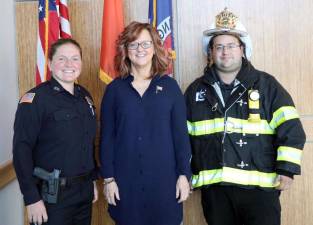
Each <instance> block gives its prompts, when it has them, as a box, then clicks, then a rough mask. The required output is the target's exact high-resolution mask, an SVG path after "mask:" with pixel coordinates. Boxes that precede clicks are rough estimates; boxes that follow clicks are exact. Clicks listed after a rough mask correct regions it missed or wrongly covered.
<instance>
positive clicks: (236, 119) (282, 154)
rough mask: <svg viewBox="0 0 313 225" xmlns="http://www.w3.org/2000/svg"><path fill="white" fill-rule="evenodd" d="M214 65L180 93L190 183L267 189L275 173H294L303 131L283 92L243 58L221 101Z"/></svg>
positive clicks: (281, 88)
mask: <svg viewBox="0 0 313 225" xmlns="http://www.w3.org/2000/svg"><path fill="white" fill-rule="evenodd" d="M215 73H216V72H215V69H214V67H211V68H209V69H207V70H206V72H205V74H204V75H203V76H202V77H200V78H198V79H197V80H195V81H194V82H193V83H192V84H191V85H190V86H189V87H188V89H187V91H186V93H185V98H186V103H187V120H188V121H187V123H188V132H189V136H190V140H191V145H192V161H191V167H192V173H193V176H192V184H193V186H194V187H196V188H197V187H203V186H208V185H212V184H225V185H239V186H241V187H245V188H254V187H259V188H262V189H273V188H274V187H276V186H278V185H279V184H278V183H277V179H276V178H277V176H278V174H282V175H288V176H291V177H292V176H293V175H294V174H300V162H301V156H302V149H303V146H304V142H305V133H304V131H303V127H302V125H301V122H300V120H299V115H298V113H297V111H296V109H295V106H294V103H293V101H292V99H291V97H290V95H289V94H288V93H287V91H286V90H285V89H284V88H283V87H282V86H281V85H280V84H279V83H278V81H277V80H276V79H275V78H274V77H273V76H271V75H269V74H267V73H265V72H262V71H258V70H256V69H255V68H254V67H253V66H252V65H251V64H250V63H249V62H248V61H246V60H243V65H242V68H241V70H240V72H239V73H238V75H237V77H236V80H235V83H234V88H233V90H232V93H231V96H230V97H229V98H228V101H227V102H224V100H223V97H222V92H221V89H220V85H219V81H218V79H216V77H217V75H216V74H215Z"/></svg>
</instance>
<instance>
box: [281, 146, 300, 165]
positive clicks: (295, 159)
mask: <svg viewBox="0 0 313 225" xmlns="http://www.w3.org/2000/svg"><path fill="white" fill-rule="evenodd" d="M301 158H302V151H301V150H299V149H297V148H292V147H287V146H279V147H278V149H277V161H288V162H292V163H295V164H298V165H300V164H301Z"/></svg>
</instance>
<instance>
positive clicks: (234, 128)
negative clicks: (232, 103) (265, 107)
mask: <svg viewBox="0 0 313 225" xmlns="http://www.w3.org/2000/svg"><path fill="white" fill-rule="evenodd" d="M226 130H227V132H229V133H232V132H234V133H244V134H274V133H275V130H273V129H272V128H271V126H270V125H269V124H268V122H267V121H266V120H260V121H259V122H249V121H248V120H242V119H237V118H232V117H229V118H228V120H227V122H226Z"/></svg>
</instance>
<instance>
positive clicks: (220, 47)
mask: <svg viewBox="0 0 313 225" xmlns="http://www.w3.org/2000/svg"><path fill="white" fill-rule="evenodd" d="M240 46H241V45H240V44H235V43H231V44H227V45H221V44H218V45H214V46H213V47H214V49H215V50H216V51H217V52H222V51H224V50H225V49H226V50H229V51H233V50H235V49H236V48H238V47H240Z"/></svg>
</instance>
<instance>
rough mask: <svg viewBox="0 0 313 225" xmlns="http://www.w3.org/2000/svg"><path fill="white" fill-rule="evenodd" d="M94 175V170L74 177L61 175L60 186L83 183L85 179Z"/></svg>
mask: <svg viewBox="0 0 313 225" xmlns="http://www.w3.org/2000/svg"><path fill="white" fill-rule="evenodd" d="M91 176H92V172H89V173H85V174H82V175H79V176H74V177H60V178H59V181H60V186H61V187H66V186H71V185H73V184H77V183H82V182H84V181H87V180H90V179H91Z"/></svg>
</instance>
